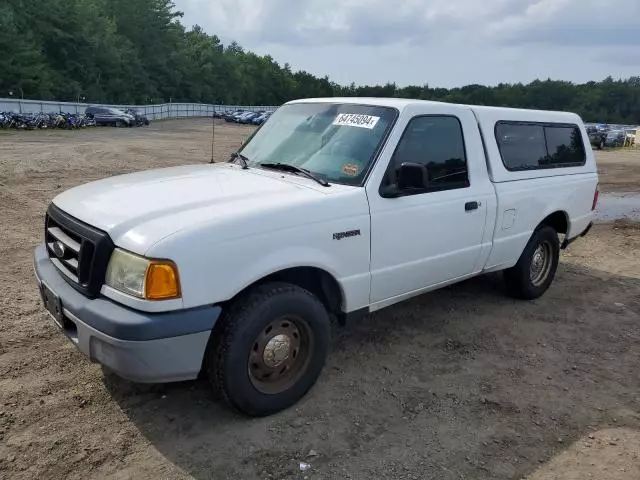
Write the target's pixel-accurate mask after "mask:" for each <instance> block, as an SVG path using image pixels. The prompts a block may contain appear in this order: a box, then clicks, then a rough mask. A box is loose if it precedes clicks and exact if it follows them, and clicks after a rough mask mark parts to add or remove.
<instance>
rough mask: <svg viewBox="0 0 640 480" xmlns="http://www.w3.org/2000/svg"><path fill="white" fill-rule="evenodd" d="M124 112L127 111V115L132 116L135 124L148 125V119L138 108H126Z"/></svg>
mask: <svg viewBox="0 0 640 480" xmlns="http://www.w3.org/2000/svg"><path fill="white" fill-rule="evenodd" d="M124 113H128V114H129V115H131V116H133V119H134V122H135V125H136V126H142V125H149V119H148V118H147V116H146V115H145V114H144V113H142V112H141V111H140V110H136V109H134V108H127V109H125V110H124Z"/></svg>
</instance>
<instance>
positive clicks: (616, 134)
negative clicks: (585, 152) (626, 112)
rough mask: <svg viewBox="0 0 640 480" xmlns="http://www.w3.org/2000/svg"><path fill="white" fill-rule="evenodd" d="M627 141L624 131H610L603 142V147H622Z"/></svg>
mask: <svg viewBox="0 0 640 480" xmlns="http://www.w3.org/2000/svg"><path fill="white" fill-rule="evenodd" d="M626 140H627V133H626V132H625V131H624V130H610V131H609V132H607V137H606V138H605V141H604V146H605V147H612V148H615V147H624V144H625V142H626Z"/></svg>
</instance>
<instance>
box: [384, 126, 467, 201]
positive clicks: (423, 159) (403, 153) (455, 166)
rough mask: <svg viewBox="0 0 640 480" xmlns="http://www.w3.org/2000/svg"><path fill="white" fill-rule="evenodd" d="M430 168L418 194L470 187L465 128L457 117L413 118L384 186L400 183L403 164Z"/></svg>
mask: <svg viewBox="0 0 640 480" xmlns="http://www.w3.org/2000/svg"><path fill="white" fill-rule="evenodd" d="M406 163H411V164H420V165H424V166H425V167H426V171H427V178H426V183H427V184H426V186H425V188H424V189H422V190H421V191H418V192H415V193H425V192H429V191H440V190H451V189H454V188H465V187H468V186H469V176H468V172H467V159H466V155H465V148H464V138H463V134H462V125H461V124H460V121H459V120H458V119H457V118H456V117H452V116H436V115H427V116H420V117H415V118H413V119H412V120H411V121H410V122H409V124H408V125H407V128H406V129H405V131H404V133H403V134H402V137H401V138H400V142H399V143H398V146H397V147H396V151H395V152H394V154H393V157H392V158H391V165H390V168H389V170H388V171H387V176H386V177H385V181H384V182H383V187H389V186H393V185H394V184H397V178H398V174H399V169H400V166H401V165H402V164H406Z"/></svg>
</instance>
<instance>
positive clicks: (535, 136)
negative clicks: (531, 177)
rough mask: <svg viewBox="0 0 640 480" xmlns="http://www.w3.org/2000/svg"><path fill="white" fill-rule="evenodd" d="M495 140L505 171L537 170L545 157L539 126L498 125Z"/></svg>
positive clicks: (541, 129) (542, 130)
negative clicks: (496, 140)
mask: <svg viewBox="0 0 640 480" xmlns="http://www.w3.org/2000/svg"><path fill="white" fill-rule="evenodd" d="M496 138H497V139H498V146H499V147H500V154H501V155H502V161H503V162H504V166H505V167H506V168H507V170H530V169H534V168H538V167H539V165H540V163H541V162H544V160H545V157H546V156H547V147H546V145H545V141H544V129H543V127H542V126H541V125H517V124H511V123H499V124H498V125H497V126H496Z"/></svg>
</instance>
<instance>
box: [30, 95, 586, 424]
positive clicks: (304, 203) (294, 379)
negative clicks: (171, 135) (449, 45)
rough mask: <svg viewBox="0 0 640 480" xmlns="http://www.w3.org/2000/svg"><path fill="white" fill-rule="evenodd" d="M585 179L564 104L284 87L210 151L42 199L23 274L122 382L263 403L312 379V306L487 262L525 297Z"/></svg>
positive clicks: (548, 262) (419, 283)
mask: <svg viewBox="0 0 640 480" xmlns="http://www.w3.org/2000/svg"><path fill="white" fill-rule="evenodd" d="M597 185H598V176H597V172H596V163H595V160H594V155H593V152H592V150H591V148H590V146H589V137H588V135H587V132H586V130H585V127H584V125H583V122H582V121H581V119H580V118H579V117H578V116H577V115H575V114H572V113H563V112H549V111H534V110H518V109H508V108H491V107H476V106H468V105H454V104H447V103H438V102H428V101H415V100H403V99H382V98H328V99H305V100H298V101H292V102H289V103H287V104H285V105H283V106H281V107H280V108H279V109H278V110H277V111H276V112H275V113H274V114H273V115H272V116H271V117H270V118H269V119H268V120H267V121H266V122H265V123H264V124H263V125H262V126H261V127H260V128H259V129H258V130H257V131H256V132H255V133H254V134H253V135H252V136H251V138H250V139H249V140H248V141H247V142H245V144H244V145H243V146H242V147H241V150H240V151H238V152H236V153H234V154H233V155H232V157H231V158H230V159H229V161H228V162H223V163H217V164H200V165H186V166H179V167H171V168H162V169H157V170H150V171H141V172H138V173H132V174H128V175H122V176H116V177H112V178H107V179H104V180H99V181H95V182H91V183H87V184H85V185H81V186H78V187H75V188H72V189H70V190H68V191H65V192H63V193H61V194H60V195H58V196H56V197H55V198H54V199H53V201H52V202H51V204H50V206H49V207H48V210H47V212H46V218H45V228H44V242H43V243H42V244H41V245H40V246H38V247H37V249H36V251H35V272H36V276H37V279H38V284H39V287H40V292H41V295H42V298H43V301H44V306H45V307H46V309H47V310H48V312H49V313H50V314H51V316H52V317H53V319H54V320H55V322H56V323H57V325H58V326H59V327H60V329H61V331H62V332H63V333H64V334H65V335H66V336H67V337H68V338H69V339H70V340H71V341H72V342H73V343H74V344H75V345H76V347H77V348H78V349H79V350H80V351H81V352H83V353H84V354H85V355H86V356H88V357H89V358H90V359H91V360H92V361H94V362H99V363H100V364H102V365H103V366H104V367H106V368H107V369H108V370H111V371H113V372H115V373H116V374H117V375H119V376H121V377H124V378H126V379H129V380H132V381H135V382H172V381H181V380H189V379H194V378H196V377H198V376H199V375H200V374H202V375H203V376H204V377H206V378H208V379H209V381H210V382H211V384H212V386H213V388H214V389H215V390H216V391H217V392H218V393H219V394H220V396H221V398H223V399H224V400H225V401H226V402H227V403H228V404H229V405H230V406H232V407H234V408H235V409H237V410H239V411H240V412H243V413H245V414H247V415H250V416H261V415H268V414H271V413H274V412H277V411H279V410H282V409H284V408H287V407H289V406H291V405H292V404H294V403H295V402H296V401H298V400H299V399H300V398H301V397H302V396H304V395H305V394H306V392H307V391H308V390H309V389H310V388H311V387H312V386H313V385H314V383H315V382H316V380H317V378H318V376H319V375H320V372H321V371H322V369H323V365H324V363H325V359H326V357H327V353H328V350H329V337H330V330H331V328H330V325H331V324H332V323H333V322H331V320H332V319H337V320H338V321H339V322H342V323H344V322H346V321H347V320H348V319H350V318H352V317H355V316H357V315H360V314H365V313H368V312H374V311H376V310H380V309H381V308H384V307H388V306H390V305H393V304H395V303H398V302H400V301H402V300H406V299H408V298H411V297H414V296H416V295H420V294H422V293H425V292H429V291H432V290H435V289H438V288H441V287H444V286H446V285H450V284H452V283H456V282H460V281H461V280H464V279H467V278H470V277H473V276H476V275H481V274H484V273H487V272H496V271H502V272H503V276H504V280H505V284H506V290H507V291H508V292H509V293H510V294H512V295H514V296H516V297H518V298H521V299H525V300H532V299H536V298H538V297H540V296H541V295H543V294H544V292H545V291H546V290H547V289H548V288H549V286H550V285H551V283H552V281H553V279H554V276H555V273H556V269H557V268H558V257H559V252H560V249H561V248H565V247H567V246H568V245H569V244H570V243H571V242H573V241H574V240H576V239H577V238H578V237H580V236H583V235H585V234H586V233H587V232H588V230H589V228H590V227H591V224H592V220H593V217H594V209H595V205H596V201H597V197H598V188H597ZM339 322H337V323H339Z"/></svg>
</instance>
